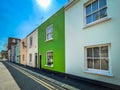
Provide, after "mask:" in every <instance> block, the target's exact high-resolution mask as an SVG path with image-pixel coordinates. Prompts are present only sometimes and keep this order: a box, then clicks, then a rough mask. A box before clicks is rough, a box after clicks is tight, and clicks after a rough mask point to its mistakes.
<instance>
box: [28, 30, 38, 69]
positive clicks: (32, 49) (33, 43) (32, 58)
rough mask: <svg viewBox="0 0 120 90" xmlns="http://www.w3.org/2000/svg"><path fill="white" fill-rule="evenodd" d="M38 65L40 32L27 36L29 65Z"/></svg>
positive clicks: (35, 31)
mask: <svg viewBox="0 0 120 90" xmlns="http://www.w3.org/2000/svg"><path fill="white" fill-rule="evenodd" d="M37 63H38V30H37V29H36V30H34V31H33V32H31V33H30V34H29V35H28V36H27V65H28V66H31V67H37Z"/></svg>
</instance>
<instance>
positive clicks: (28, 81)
mask: <svg viewBox="0 0 120 90" xmlns="http://www.w3.org/2000/svg"><path fill="white" fill-rule="evenodd" d="M3 63H4V65H5V66H6V67H7V68H8V70H9V71H10V73H11V74H12V76H13V77H14V79H15V81H16V83H17V84H18V86H19V87H20V89H21V90H57V89H58V90H64V88H62V87H60V86H57V85H55V84H53V83H50V82H49V81H45V80H43V79H41V78H40V77H37V76H35V75H33V74H31V73H28V72H26V71H24V70H22V69H20V68H18V67H16V66H14V65H13V64H11V63H9V62H3Z"/></svg>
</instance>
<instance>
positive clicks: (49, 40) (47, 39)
mask: <svg viewBox="0 0 120 90" xmlns="http://www.w3.org/2000/svg"><path fill="white" fill-rule="evenodd" d="M51 27H52V32H50V33H48V32H47V30H48V29H49V28H51ZM47 34H51V35H52V38H49V39H48V36H47ZM52 39H53V24H51V25H49V26H48V27H47V28H46V41H50V40H52Z"/></svg>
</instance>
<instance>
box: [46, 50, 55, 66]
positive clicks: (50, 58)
mask: <svg viewBox="0 0 120 90" xmlns="http://www.w3.org/2000/svg"><path fill="white" fill-rule="evenodd" d="M46 64H47V66H53V52H52V51H48V52H47V60H46Z"/></svg>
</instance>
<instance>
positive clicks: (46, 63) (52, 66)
mask: <svg viewBox="0 0 120 90" xmlns="http://www.w3.org/2000/svg"><path fill="white" fill-rule="evenodd" d="M49 52H52V53H53V50H50V51H47V52H46V65H45V66H48V67H53V64H52V65H48V64H47V62H48V57H47V53H49ZM52 62H53V59H52Z"/></svg>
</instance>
